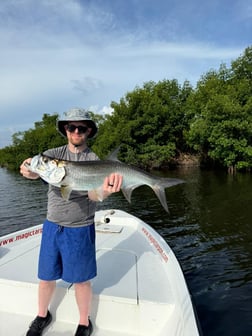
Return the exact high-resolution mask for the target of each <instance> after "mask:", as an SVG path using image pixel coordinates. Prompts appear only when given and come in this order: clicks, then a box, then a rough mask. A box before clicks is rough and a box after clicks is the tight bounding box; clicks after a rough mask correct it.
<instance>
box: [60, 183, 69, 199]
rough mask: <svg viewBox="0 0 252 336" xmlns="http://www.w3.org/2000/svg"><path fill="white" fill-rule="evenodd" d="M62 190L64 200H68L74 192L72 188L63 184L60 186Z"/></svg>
mask: <svg viewBox="0 0 252 336" xmlns="http://www.w3.org/2000/svg"><path fill="white" fill-rule="evenodd" d="M60 192H61V196H62V198H64V200H66V201H68V200H69V197H70V194H71V192H72V189H71V188H70V187H68V186H62V187H61V188H60Z"/></svg>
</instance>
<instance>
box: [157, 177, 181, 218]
mask: <svg viewBox="0 0 252 336" xmlns="http://www.w3.org/2000/svg"><path fill="white" fill-rule="evenodd" d="M180 183H184V181H183V180H180V179H176V178H163V179H159V180H158V181H157V182H156V183H155V184H154V185H153V186H151V187H152V189H153V191H154V192H155V194H156V196H157V197H158V199H159V201H160V203H161V204H162V206H163V208H164V209H165V211H166V212H168V213H169V209H168V205H167V200H166V195H165V188H169V187H172V186H174V185H176V184H180Z"/></svg>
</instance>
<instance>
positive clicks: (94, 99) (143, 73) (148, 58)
mask: <svg viewBox="0 0 252 336" xmlns="http://www.w3.org/2000/svg"><path fill="white" fill-rule="evenodd" d="M251 32H252V2H251V0H237V1H235V0H205V1H202V0H191V1H190V0H155V1H153V0H82V1H81V0H64V1H62V0H39V1H36V0H1V1H0V50H1V53H0V62H1V67H0V117H1V123H0V147H4V146H6V145H8V144H10V143H11V135H12V134H13V133H14V132H18V131H24V130H27V129H29V128H30V127H33V125H34V122H36V121H40V120H41V119H42V116H43V114H44V113H49V114H52V113H55V112H57V113H60V114H61V113H62V112H64V111H66V110H67V109H69V108H71V107H84V108H87V109H90V110H92V111H94V112H96V113H104V112H106V113H107V112H110V103H111V101H116V102H119V101H120V98H122V97H124V96H125V94H126V93H127V92H129V91H133V90H134V88H135V87H136V86H142V85H143V83H144V82H147V81H150V80H153V81H156V82H157V81H159V80H164V79H174V78H175V79H177V80H178V81H179V83H180V84H183V82H184V81H185V80H189V81H190V83H191V84H192V85H195V84H196V83H197V81H198V80H199V79H200V77H201V75H203V74H204V73H206V72H207V71H209V70H210V69H218V68H219V66H220V64H221V63H225V64H226V65H227V66H229V65H230V62H231V61H232V60H234V59H236V58H237V57H239V56H240V55H242V53H243V52H244V50H245V48H246V47H248V46H250V45H252V41H251V40H252V33H251Z"/></svg>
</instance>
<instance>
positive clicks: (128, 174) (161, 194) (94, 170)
mask: <svg viewBox="0 0 252 336" xmlns="http://www.w3.org/2000/svg"><path fill="white" fill-rule="evenodd" d="M27 167H28V169H29V170H31V171H32V172H34V173H37V174H38V175H39V176H40V177H41V178H42V179H43V180H45V181H46V182H48V183H50V184H52V185H54V186H56V187H59V188H61V193H62V197H64V198H65V199H68V198H69V196H70V193H71V191H72V190H77V191H84V190H95V191H96V190H98V189H99V188H100V187H101V186H102V185H103V182H104V180H105V178H106V177H107V176H109V175H110V174H111V173H118V174H120V175H122V177H123V182H122V186H121V190H122V192H123V194H124V196H125V198H126V199H127V200H128V202H130V201H131V194H132V192H133V190H134V189H136V188H137V187H139V186H141V185H147V186H149V187H150V188H152V190H153V191H154V192H155V194H156V195H157V197H158V199H159V201H160V203H161V204H162V206H163V207H164V209H165V210H166V211H167V212H168V205H167V201H166V195H165V188H169V187H172V186H174V185H177V184H180V183H183V182H184V181H183V180H180V179H176V178H160V177H157V176H154V175H152V174H150V173H147V172H145V171H143V170H141V169H139V168H137V167H133V166H130V165H127V164H125V163H123V162H120V161H118V160H97V161H83V162H80V161H76V162H75V161H62V160H58V159H53V158H49V157H47V156H44V155H41V154H39V155H36V156H34V157H33V158H32V160H31V163H30V165H27Z"/></svg>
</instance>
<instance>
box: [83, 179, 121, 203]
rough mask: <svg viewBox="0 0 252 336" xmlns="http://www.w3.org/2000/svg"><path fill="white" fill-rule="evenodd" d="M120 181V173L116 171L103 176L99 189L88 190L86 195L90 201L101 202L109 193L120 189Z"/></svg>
mask: <svg viewBox="0 0 252 336" xmlns="http://www.w3.org/2000/svg"><path fill="white" fill-rule="evenodd" d="M122 182H123V177H122V175H120V174H118V173H112V174H110V175H109V176H107V177H106V178H105V180H104V182H103V185H102V186H101V187H100V188H99V189H96V190H89V192H88V197H89V198H90V199H91V200H92V201H100V202H101V201H103V200H104V199H105V198H107V197H108V196H110V195H111V194H113V193H115V192H118V191H120V189H121V186H122Z"/></svg>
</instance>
